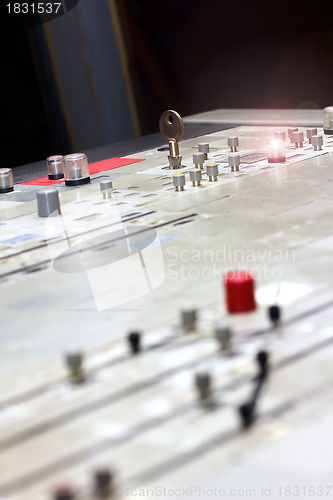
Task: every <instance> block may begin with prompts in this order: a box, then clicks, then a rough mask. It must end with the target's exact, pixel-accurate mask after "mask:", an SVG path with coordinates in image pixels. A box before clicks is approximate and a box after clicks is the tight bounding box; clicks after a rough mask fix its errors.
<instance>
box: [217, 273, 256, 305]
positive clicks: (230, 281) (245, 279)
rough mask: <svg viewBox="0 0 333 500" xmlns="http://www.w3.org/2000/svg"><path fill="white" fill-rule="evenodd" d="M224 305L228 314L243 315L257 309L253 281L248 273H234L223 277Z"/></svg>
mask: <svg viewBox="0 0 333 500" xmlns="http://www.w3.org/2000/svg"><path fill="white" fill-rule="evenodd" d="M224 285H225V296H226V305H227V309H228V312H229V313H245V312H250V311H254V310H255V309H256V307H257V305H256V300H255V296H254V279H253V277H252V275H251V273H250V272H248V271H235V272H233V273H229V274H227V275H226V276H225V277H224Z"/></svg>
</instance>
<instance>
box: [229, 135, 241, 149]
mask: <svg viewBox="0 0 333 500" xmlns="http://www.w3.org/2000/svg"><path fill="white" fill-rule="evenodd" d="M228 146H229V148H230V151H231V152H232V153H235V152H236V151H237V148H238V146H239V141H238V137H228Z"/></svg>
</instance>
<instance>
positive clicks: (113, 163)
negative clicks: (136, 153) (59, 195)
mask: <svg viewBox="0 0 333 500" xmlns="http://www.w3.org/2000/svg"><path fill="white" fill-rule="evenodd" d="M139 161H144V160H143V159H141V158H140V159H138V158H110V159H109V160H103V161H99V162H97V163H92V164H91V165H89V172H90V175H93V174H98V173H99V172H104V171H106V170H112V169H114V168H119V167H124V166H125V165H131V164H132V163H137V162H139ZM62 182H65V181H64V179H57V180H55V181H50V179H49V178H48V177H39V178H38V179H33V180H32V181H26V182H21V183H20V184H29V185H32V186H53V184H60V183H62Z"/></svg>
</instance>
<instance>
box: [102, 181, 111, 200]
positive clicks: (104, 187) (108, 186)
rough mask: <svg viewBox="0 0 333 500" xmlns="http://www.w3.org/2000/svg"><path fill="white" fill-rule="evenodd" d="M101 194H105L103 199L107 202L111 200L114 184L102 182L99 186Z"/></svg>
mask: <svg viewBox="0 0 333 500" xmlns="http://www.w3.org/2000/svg"><path fill="white" fill-rule="evenodd" d="M99 187H100V190H101V193H102V194H103V198H104V199H105V200H106V199H108V198H111V193H112V191H113V187H112V182H111V181H102V182H100V184H99Z"/></svg>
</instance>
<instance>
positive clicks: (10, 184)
mask: <svg viewBox="0 0 333 500" xmlns="http://www.w3.org/2000/svg"><path fill="white" fill-rule="evenodd" d="M11 191H14V181H13V172H12V169H11V168H0V194H5V193H10V192H11Z"/></svg>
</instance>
